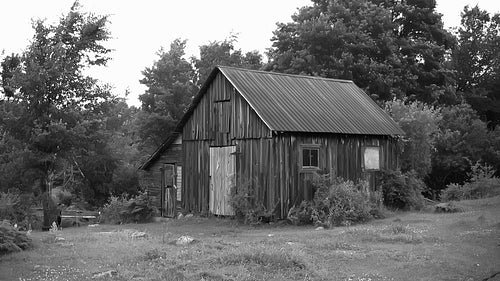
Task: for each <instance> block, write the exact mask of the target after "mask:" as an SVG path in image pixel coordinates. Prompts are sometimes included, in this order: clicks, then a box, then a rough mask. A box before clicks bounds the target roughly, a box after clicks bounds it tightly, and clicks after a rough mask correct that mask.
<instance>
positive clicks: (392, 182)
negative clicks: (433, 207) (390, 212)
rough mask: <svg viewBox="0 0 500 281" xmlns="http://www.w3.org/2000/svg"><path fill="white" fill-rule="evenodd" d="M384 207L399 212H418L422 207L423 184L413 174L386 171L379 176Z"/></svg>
mask: <svg viewBox="0 0 500 281" xmlns="http://www.w3.org/2000/svg"><path fill="white" fill-rule="evenodd" d="M379 182H380V186H381V189H382V195H383V198H384V205H386V206H387V207H389V208H395V209H401V210H420V209H422V207H423V206H424V197H423V195H422V191H423V190H424V188H425V184H424V182H423V181H422V180H420V179H419V178H417V175H416V174H415V173H414V172H408V173H404V174H403V173H401V171H392V170H386V171H382V172H381V173H380V174H379Z"/></svg>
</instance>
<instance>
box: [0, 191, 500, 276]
mask: <svg viewBox="0 0 500 281" xmlns="http://www.w3.org/2000/svg"><path fill="white" fill-rule="evenodd" d="M460 204H462V205H463V206H464V207H465V208H466V211H465V212H463V213H454V214H436V213H426V212H410V213H398V214H395V215H394V216H392V217H390V218H386V219H383V220H374V221H372V222H370V223H368V224H364V225H356V226H350V227H338V228H333V229H327V230H315V229H314V228H313V227H311V226H308V227H295V226H283V225H266V226H258V227H248V226H241V225H238V224H237V223H235V222H234V221H233V220H229V219H217V218H197V217H194V218H190V219H184V220H173V221H168V222H166V223H150V224H137V225H122V226H107V225H101V226H98V227H93V228H89V227H80V228H67V229H64V230H63V231H60V232H59V233H56V234H51V233H47V232H44V233H42V232H36V233H33V235H32V237H33V240H34V241H35V244H36V248H35V249H33V250H31V251H27V252H23V253H16V254H12V255H7V256H2V257H0V280H9V281H10V280H500V273H499V272H500V197H495V198H489V199H481V200H471V201H463V202H461V203H460ZM137 231H141V232H145V233H146V234H147V237H142V238H133V237H132V236H133V235H134V233H136V232H137ZM183 235H189V236H190V237H193V238H195V241H194V242H193V243H191V244H188V245H175V244H173V243H171V242H172V241H175V239H177V238H179V237H180V236H183ZM56 237H59V238H56ZM99 274H100V275H99Z"/></svg>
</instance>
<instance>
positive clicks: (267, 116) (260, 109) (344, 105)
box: [207, 66, 404, 135]
mask: <svg viewBox="0 0 500 281" xmlns="http://www.w3.org/2000/svg"><path fill="white" fill-rule="evenodd" d="M217 70H218V71H220V72H222V74H223V75H224V76H225V77H226V78H227V79H228V80H229V81H230V82H231V84H232V85H233V86H234V87H235V88H236V90H237V91H238V92H239V93H240V94H241V95H242V96H243V97H244V98H245V100H246V101H247V102H248V103H249V104H250V106H251V107H252V108H253V109H254V110H255V112H256V113H257V115H258V116H259V117H260V118H261V119H262V120H263V121H264V123H265V124H266V125H267V126H268V127H269V129H270V130H272V131H279V132H313V133H339V134H366V135H401V134H404V132H403V131H402V130H401V128H400V127H399V126H398V125H397V124H396V123H395V122H394V121H393V120H392V119H391V117H390V116H389V115H388V114H387V113H386V112H385V111H384V110H382V109H381V108H380V107H379V106H378V105H377V104H376V103H375V102H374V101H373V100H372V99H371V98H370V97H369V96H368V95H367V94H366V93H365V92H364V91H363V90H361V89H360V88H359V87H358V86H356V85H355V84H354V83H353V82H352V81H349V80H338V79H329V78H320V77H313V76H302V75H290V74H282V73H275V72H265V71H256V70H248V69H241V68H234V67H226V66H219V67H217V68H216V69H214V72H216V71H217ZM213 76H215V75H213ZM213 76H212V75H211V76H210V77H212V79H213ZM209 80H210V79H209ZM207 82H208V81H207Z"/></svg>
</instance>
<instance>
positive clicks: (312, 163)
mask: <svg viewBox="0 0 500 281" xmlns="http://www.w3.org/2000/svg"><path fill="white" fill-rule="evenodd" d="M300 160H301V164H302V169H303V170H307V169H312V170H317V169H319V145H315V144H311V145H302V146H301V154H300Z"/></svg>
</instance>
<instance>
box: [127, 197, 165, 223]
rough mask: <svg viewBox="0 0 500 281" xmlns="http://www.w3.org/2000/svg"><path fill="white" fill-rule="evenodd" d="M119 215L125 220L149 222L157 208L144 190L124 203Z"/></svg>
mask: <svg viewBox="0 0 500 281" xmlns="http://www.w3.org/2000/svg"><path fill="white" fill-rule="evenodd" d="M124 207H125V209H124V210H122V212H121V215H122V217H123V218H125V221H126V222H150V221H151V220H152V219H153V217H154V216H155V214H156V213H157V212H158V210H157V209H156V208H155V207H154V206H153V202H152V200H151V199H150V198H149V197H148V195H147V194H146V193H145V192H140V193H139V194H138V195H137V196H134V197H132V198H131V199H130V200H128V201H127V202H126V204H125V206H124Z"/></svg>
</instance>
